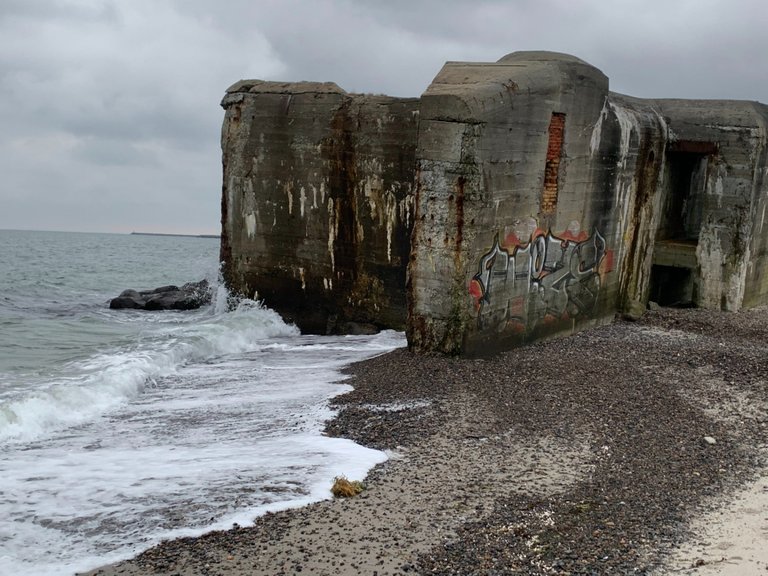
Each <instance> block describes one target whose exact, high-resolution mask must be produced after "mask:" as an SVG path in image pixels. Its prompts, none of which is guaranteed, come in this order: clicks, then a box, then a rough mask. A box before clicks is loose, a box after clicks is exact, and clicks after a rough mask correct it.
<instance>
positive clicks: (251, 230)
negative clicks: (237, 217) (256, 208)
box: [245, 212, 256, 238]
mask: <svg viewBox="0 0 768 576" xmlns="http://www.w3.org/2000/svg"><path fill="white" fill-rule="evenodd" d="M245 232H246V234H248V238H253V237H254V236H256V214H254V213H253V212H249V213H248V214H246V215H245Z"/></svg>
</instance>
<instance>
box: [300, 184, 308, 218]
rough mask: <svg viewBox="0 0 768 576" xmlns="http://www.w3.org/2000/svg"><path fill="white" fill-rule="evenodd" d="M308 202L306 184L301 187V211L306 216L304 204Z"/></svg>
mask: <svg viewBox="0 0 768 576" xmlns="http://www.w3.org/2000/svg"><path fill="white" fill-rule="evenodd" d="M306 202H307V194H306V192H305V191H304V186H302V187H301V188H300V189H299V212H300V213H301V217H302V218H304V205H305V204H306Z"/></svg>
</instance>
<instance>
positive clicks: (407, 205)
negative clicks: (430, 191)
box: [398, 187, 416, 228]
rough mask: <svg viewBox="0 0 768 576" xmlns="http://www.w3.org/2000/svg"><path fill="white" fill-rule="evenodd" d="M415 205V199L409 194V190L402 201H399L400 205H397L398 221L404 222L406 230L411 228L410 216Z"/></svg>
mask: <svg viewBox="0 0 768 576" xmlns="http://www.w3.org/2000/svg"><path fill="white" fill-rule="evenodd" d="M409 188H410V187H409ZM415 203H416V199H415V198H414V196H413V194H412V193H411V190H410V189H409V190H408V193H407V194H406V195H405V197H404V198H403V199H402V200H400V203H399V205H398V208H399V210H400V221H401V222H405V227H406V228H410V226H411V214H412V211H413V209H414V206H415Z"/></svg>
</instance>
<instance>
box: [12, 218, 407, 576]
mask: <svg viewBox="0 0 768 576" xmlns="http://www.w3.org/2000/svg"><path fill="white" fill-rule="evenodd" d="M218 255H219V240H218V239H217V238H200V237H174V236H145V235H131V234H87V233H68V232H37V231H34V232H33V231H14V230H0V574H3V575H4V574H8V575H11V574H25V575H31V576H52V575H57V576H58V575H71V574H73V573H75V572H79V571H84V570H88V569H92V568H95V567H98V566H101V565H104V564H106V563H110V562H114V561H117V560H121V559H125V558H128V557H131V556H133V555H135V554H137V553H139V552H141V551H142V550H145V549H147V548H149V547H150V546H152V545H154V544H156V543H158V542H160V541H161V540H163V539H168V538H176V537H182V536H195V535H199V534H202V533H204V532H207V531H210V530H214V529H225V528H230V527H232V526H233V525H234V524H238V525H240V526H247V525H249V524H251V523H252V522H253V520H254V518H255V517H257V516H258V515H260V514H264V513H266V512H268V511H276V510H280V509H284V508H290V507H296V506H301V505H304V504H307V503H310V502H314V501H318V500H321V499H324V498H329V497H330V492H329V489H330V486H331V484H332V481H333V478H334V477H336V476H340V475H344V476H347V477H348V478H350V479H362V478H363V477H364V476H365V474H366V472H367V471H368V470H369V469H370V468H371V467H373V466H374V465H376V464H377V463H379V462H383V461H384V460H386V458H387V456H386V454H384V453H382V452H380V451H377V450H371V449H368V448H365V447H363V446H360V445H357V444H355V443H353V442H352V441H350V440H346V439H340V438H330V437H326V436H324V435H323V433H322V430H323V427H324V422H325V421H326V420H327V419H329V418H331V417H332V416H333V411H332V409H331V408H330V407H329V399H330V398H332V397H333V396H335V395H338V394H340V393H343V392H345V391H347V390H349V389H350V386H349V385H348V384H346V383H345V382H344V379H345V377H344V375H343V374H342V372H341V370H342V368H343V367H345V366H347V365H349V364H350V363H352V362H356V361H359V360H363V359H366V358H371V357H373V356H376V355H379V354H383V353H385V352H387V351H390V350H392V349H394V348H397V347H400V346H404V345H405V338H404V335H403V334H402V333H399V332H392V331H385V332H381V333H379V334H377V335H373V336H312V335H304V334H301V333H300V332H299V330H298V329H297V328H296V327H295V326H292V325H289V324H286V323H285V322H283V321H282V320H281V318H280V316H279V315H278V314H276V313H275V312H273V311H272V310H270V309H269V308H267V307H265V306H264V305H262V303H260V302H255V301H252V300H247V299H242V300H239V301H238V300H234V299H233V298H231V297H230V295H229V294H228V293H227V290H226V288H225V286H223V285H222V284H221V282H220V281H219V261H218ZM203 278H205V279H207V280H208V281H209V282H210V283H211V284H212V285H213V287H214V293H215V295H214V298H213V301H212V303H211V304H210V305H209V306H205V307H203V308H201V309H198V310H193V311H183V312H182V311H167V312H145V311H137V310H110V309H109V300H110V298H112V297H114V296H117V295H118V294H119V293H120V292H121V291H123V290H124V289H126V288H134V289H139V290H142V289H150V288H155V287H158V286H164V285H168V284H177V285H180V284H183V283H185V282H189V281H196V280H201V279H203Z"/></svg>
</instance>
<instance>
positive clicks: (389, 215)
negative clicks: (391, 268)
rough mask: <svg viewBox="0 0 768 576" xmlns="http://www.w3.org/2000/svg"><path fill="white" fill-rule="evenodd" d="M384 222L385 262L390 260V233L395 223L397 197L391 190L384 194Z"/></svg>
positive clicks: (392, 231)
mask: <svg viewBox="0 0 768 576" xmlns="http://www.w3.org/2000/svg"><path fill="white" fill-rule="evenodd" d="M384 202H385V208H384V212H385V222H386V227H387V262H392V234H393V233H394V230H395V225H396V224H397V198H395V195H394V193H393V192H392V191H391V190H387V192H386V193H385V195H384Z"/></svg>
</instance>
